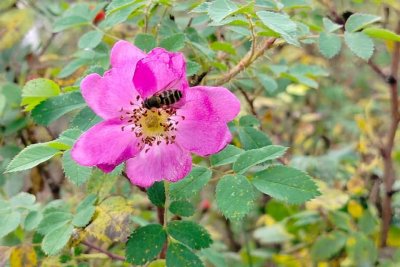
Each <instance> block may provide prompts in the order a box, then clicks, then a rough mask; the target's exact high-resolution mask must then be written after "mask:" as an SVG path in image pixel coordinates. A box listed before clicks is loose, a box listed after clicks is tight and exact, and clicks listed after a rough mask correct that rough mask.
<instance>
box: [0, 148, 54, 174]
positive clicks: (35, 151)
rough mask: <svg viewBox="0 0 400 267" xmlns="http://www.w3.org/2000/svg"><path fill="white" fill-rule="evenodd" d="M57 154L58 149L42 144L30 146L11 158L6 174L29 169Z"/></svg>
mask: <svg viewBox="0 0 400 267" xmlns="http://www.w3.org/2000/svg"><path fill="white" fill-rule="evenodd" d="M59 153H60V151H59V150H58V149H55V148H52V147H49V146H47V145H44V144H34V145H30V146H28V147H26V148H24V149H23V150H22V151H21V152H19V153H18V155H17V156H15V158H13V160H12V161H11V162H10V164H8V166H7V169H6V172H17V171H24V170H28V169H31V168H33V167H35V166H36V165H38V164H40V163H42V162H45V161H46V160H49V159H51V158H52V157H53V156H55V155H57V154H59Z"/></svg>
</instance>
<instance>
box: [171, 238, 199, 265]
mask: <svg viewBox="0 0 400 267" xmlns="http://www.w3.org/2000/svg"><path fill="white" fill-rule="evenodd" d="M167 266H168V267H180V266H188V267H201V266H204V265H203V263H202V262H201V260H200V259H199V257H197V256H196V254H194V253H193V252H192V251H190V249H188V248H187V247H186V246H185V245H182V244H180V243H176V242H173V243H170V244H168V249H167Z"/></svg>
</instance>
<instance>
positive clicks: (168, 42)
mask: <svg viewBox="0 0 400 267" xmlns="http://www.w3.org/2000/svg"><path fill="white" fill-rule="evenodd" d="M184 46H185V35H184V34H183V33H177V34H174V35H171V36H168V37H167V38H165V39H163V40H161V42H160V47H163V48H165V49H167V50H169V51H179V50H181V49H182V48H183V47H184Z"/></svg>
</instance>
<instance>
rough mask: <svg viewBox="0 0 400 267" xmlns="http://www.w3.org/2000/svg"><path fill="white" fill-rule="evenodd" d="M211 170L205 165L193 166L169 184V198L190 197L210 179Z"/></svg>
mask: <svg viewBox="0 0 400 267" xmlns="http://www.w3.org/2000/svg"><path fill="white" fill-rule="evenodd" d="M211 175H212V172H211V171H210V170H209V169H207V168H205V167H195V168H193V169H192V171H191V172H190V173H189V174H188V175H187V176H186V177H185V178H183V179H182V180H180V181H179V182H176V183H171V184H170V185H169V193H170V197H171V199H174V200H177V199H190V198H192V197H193V196H195V195H196V194H197V193H198V192H199V191H200V189H202V188H203V187H204V186H205V185H206V184H207V183H208V181H209V180H210V179H211Z"/></svg>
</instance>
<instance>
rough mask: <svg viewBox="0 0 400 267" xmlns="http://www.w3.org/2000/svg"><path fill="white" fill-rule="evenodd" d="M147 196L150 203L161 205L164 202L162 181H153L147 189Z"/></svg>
mask: <svg viewBox="0 0 400 267" xmlns="http://www.w3.org/2000/svg"><path fill="white" fill-rule="evenodd" d="M147 196H148V197H149V199H150V201H151V203H153V204H154V205H156V206H157V207H163V206H164V204H165V188H164V182H155V183H154V184H153V185H152V186H151V187H150V188H149V189H148V190H147Z"/></svg>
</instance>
